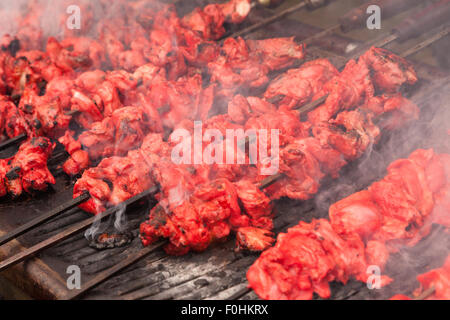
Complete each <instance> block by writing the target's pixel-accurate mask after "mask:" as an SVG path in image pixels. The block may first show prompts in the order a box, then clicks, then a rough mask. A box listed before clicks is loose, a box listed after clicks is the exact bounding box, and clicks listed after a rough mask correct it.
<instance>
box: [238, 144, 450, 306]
mask: <svg viewBox="0 0 450 320" xmlns="http://www.w3.org/2000/svg"><path fill="white" fill-rule="evenodd" d="M387 172H388V173H387V175H386V176H385V177H384V178H383V179H382V180H380V181H378V182H375V183H373V184H372V185H371V186H370V187H369V188H368V189H367V190H364V191H361V192H357V193H355V194H353V195H351V196H349V197H347V198H345V199H343V200H340V201H338V202H337V203H335V204H333V205H332V206H331V207H330V209H329V219H319V220H313V221H312V222H311V223H306V222H300V223H299V224H298V225H297V226H295V227H293V228H290V229H289V230H288V231H287V233H282V234H280V235H278V239H277V243H276V244H275V246H274V247H272V248H270V249H268V250H266V251H265V252H263V253H262V254H261V256H260V257H259V258H258V259H257V260H256V262H255V263H254V264H253V265H252V266H251V267H250V269H249V270H248V272H247V279H248V281H249V287H250V288H252V289H253V290H254V291H255V292H256V294H258V296H259V297H261V298H262V299H312V298H313V295H314V293H316V294H318V295H319V296H320V297H322V298H329V297H330V295H331V292H330V287H329V283H330V282H331V281H339V282H342V283H344V284H345V283H346V282H347V281H348V280H349V279H350V278H354V279H356V280H360V281H364V282H366V281H367V280H368V277H369V276H370V273H368V272H367V270H368V266H371V265H376V266H378V267H380V268H381V270H382V269H383V268H384V266H385V264H386V262H387V261H388V259H389V255H390V254H391V253H393V252H397V251H398V250H399V248H401V247H402V246H405V245H406V246H413V245H415V244H416V243H417V242H418V241H419V240H420V239H422V238H424V237H426V236H427V234H428V233H429V232H430V229H431V225H432V224H433V223H438V224H439V223H444V225H445V226H446V227H447V228H448V227H450V224H448V221H449V220H448V213H449V212H450V206H449V204H450V197H449V188H450V155H449V154H436V153H435V152H434V151H433V150H431V149H430V150H417V151H415V152H413V153H412V154H411V155H410V156H409V158H407V159H400V160H397V161H395V162H393V163H392V164H391V165H390V166H389V167H388V169H387ZM390 282H391V279H390V278H388V277H387V276H382V277H381V285H386V284H388V283H390Z"/></svg>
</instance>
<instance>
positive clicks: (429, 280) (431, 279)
mask: <svg viewBox="0 0 450 320" xmlns="http://www.w3.org/2000/svg"><path fill="white" fill-rule="evenodd" d="M417 281H419V283H420V287H419V288H417V289H416V290H414V296H415V297H416V298H415V299H417V298H419V297H422V296H423V299H425V300H449V299H450V256H448V257H447V259H446V260H445V262H444V265H443V266H442V267H441V268H437V269H434V270H431V271H428V272H426V273H424V274H420V275H418V276H417ZM426 293H429V294H426ZM391 300H412V299H411V298H410V297H408V296H405V295H402V294H397V295H395V296H393V297H392V298H391Z"/></svg>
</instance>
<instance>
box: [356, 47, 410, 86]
mask: <svg viewBox="0 0 450 320" xmlns="http://www.w3.org/2000/svg"><path fill="white" fill-rule="evenodd" d="M360 60H362V61H364V62H365V63H366V64H367V66H368V67H369V69H370V70H371V71H372V76H371V77H372V80H373V82H374V84H375V87H376V88H377V89H378V90H380V91H383V92H388V93H395V92H397V91H399V90H400V88H401V87H402V86H403V85H413V84H414V83H416V82H417V75H416V72H415V71H414V68H413V66H412V64H410V63H409V62H408V61H406V60H405V59H403V58H401V57H399V56H397V55H395V54H394V53H392V52H390V51H388V50H386V49H382V48H375V47H372V48H371V49H370V50H369V51H367V52H366V53H364V54H363V55H362V56H361V57H360Z"/></svg>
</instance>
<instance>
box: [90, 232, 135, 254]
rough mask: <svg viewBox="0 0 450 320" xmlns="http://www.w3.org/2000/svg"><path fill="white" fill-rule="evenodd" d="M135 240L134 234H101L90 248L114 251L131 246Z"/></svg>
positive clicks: (95, 238) (92, 242)
mask: <svg viewBox="0 0 450 320" xmlns="http://www.w3.org/2000/svg"><path fill="white" fill-rule="evenodd" d="M133 238H134V236H133V233H132V232H125V233H101V234H99V235H97V236H95V237H94V239H93V240H92V241H91V242H90V243H89V246H90V247H91V248H94V249H97V250H105V249H114V248H119V247H124V246H126V245H128V244H130V243H131V241H132V240H133Z"/></svg>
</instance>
